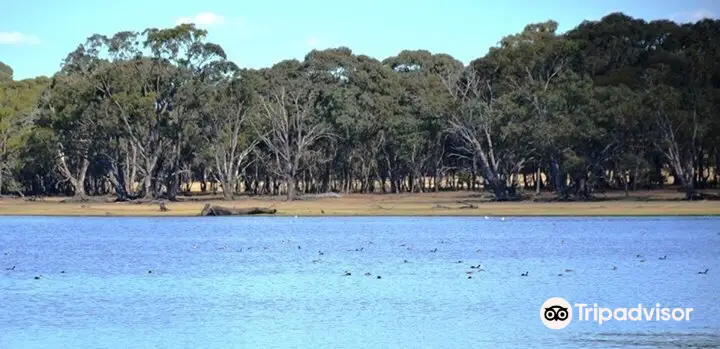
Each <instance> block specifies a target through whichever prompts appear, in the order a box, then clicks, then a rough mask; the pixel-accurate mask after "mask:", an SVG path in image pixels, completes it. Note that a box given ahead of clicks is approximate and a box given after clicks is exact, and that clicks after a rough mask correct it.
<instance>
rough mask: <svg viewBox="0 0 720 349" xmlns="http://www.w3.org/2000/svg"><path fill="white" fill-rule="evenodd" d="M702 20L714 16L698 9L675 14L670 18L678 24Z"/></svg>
mask: <svg viewBox="0 0 720 349" xmlns="http://www.w3.org/2000/svg"><path fill="white" fill-rule="evenodd" d="M704 18H715V14H714V13H712V12H710V11H708V10H705V9H698V10H695V11H690V12H681V13H677V14H675V15H674V16H672V19H673V20H674V21H675V22H678V23H688V22H689V23H694V22H697V21H700V20H702V19H704Z"/></svg>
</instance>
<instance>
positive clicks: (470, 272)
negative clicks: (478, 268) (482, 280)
mask: <svg viewBox="0 0 720 349" xmlns="http://www.w3.org/2000/svg"><path fill="white" fill-rule="evenodd" d="M472 273H474V272H473V271H466V272H465V274H468V275H470V274H472Z"/></svg>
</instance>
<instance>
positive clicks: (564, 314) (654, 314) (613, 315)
mask: <svg viewBox="0 0 720 349" xmlns="http://www.w3.org/2000/svg"><path fill="white" fill-rule="evenodd" d="M574 307H575V312H574V311H573V306H571V305H570V302H568V301H567V300H565V299H564V298H561V297H552V298H550V299H548V300H546V301H545V303H543V304H542V306H540V321H542V323H543V324H544V325H545V326H546V327H547V328H550V329H553V330H559V329H563V328H565V327H567V326H568V325H569V324H570V322H571V321H572V320H573V318H575V319H576V320H577V321H589V322H594V323H596V324H598V325H602V324H603V323H606V322H608V321H671V320H672V321H690V313H692V311H693V310H694V309H693V308H668V307H661V305H660V303H656V304H655V306H654V307H646V306H644V305H642V304H638V305H637V307H632V308H605V307H600V306H598V304H597V303H594V304H592V306H589V305H588V304H586V303H575V305H574ZM574 313H575V314H574Z"/></svg>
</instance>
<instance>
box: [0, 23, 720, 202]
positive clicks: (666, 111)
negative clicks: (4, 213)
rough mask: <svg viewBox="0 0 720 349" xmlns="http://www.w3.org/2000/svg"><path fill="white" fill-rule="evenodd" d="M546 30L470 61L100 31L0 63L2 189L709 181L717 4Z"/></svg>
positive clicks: (576, 186)
mask: <svg viewBox="0 0 720 349" xmlns="http://www.w3.org/2000/svg"><path fill="white" fill-rule="evenodd" d="M557 28H558V23H557V22H555V21H552V20H548V21H546V22H542V23H533V24H529V25H527V26H526V27H525V28H524V29H523V30H522V31H521V32H519V33H516V34H511V35H508V36H506V37H505V38H503V39H502V40H501V41H500V43H499V45H497V46H496V47H491V48H490V50H489V52H488V53H487V54H486V55H485V56H484V57H479V58H478V59H476V60H474V61H472V62H470V64H468V65H467V66H466V65H464V64H463V63H462V62H460V61H458V60H457V59H455V58H453V57H451V56H449V55H447V54H441V53H432V52H429V51H426V50H405V51H402V52H400V53H398V54H397V55H396V56H393V57H388V58H386V59H384V60H378V59H375V58H372V57H368V56H365V55H361V54H357V53H355V52H353V51H352V50H351V49H350V48H347V47H337V48H331V49H327V50H322V51H320V50H313V51H311V52H309V53H308V54H307V55H306V56H305V57H304V58H303V59H302V60H294V59H291V60H285V61H281V62H279V63H277V64H275V65H274V66H272V67H269V68H264V69H257V70H255V69H239V68H238V67H237V66H236V65H235V64H234V63H233V62H230V61H229V60H227V56H226V54H225V51H224V50H223V48H222V47H221V46H219V45H217V44H214V43H211V42H207V41H206V39H207V34H208V32H207V31H206V30H203V29H199V28H196V27H195V26H194V25H190V24H183V25H179V26H176V27H174V28H162V29H157V28H150V29H146V30H144V31H142V32H136V31H123V32H119V33H116V34H114V35H111V36H105V35H100V34H96V35H93V36H91V37H89V38H88V40H87V41H86V42H85V43H83V44H82V45H79V46H78V47H77V48H76V49H75V50H73V51H72V52H70V53H69V54H68V56H67V58H66V60H65V61H64V65H63V67H62V69H61V70H60V71H59V72H57V73H56V74H55V76H53V78H52V80H51V81H50V80H48V79H44V78H38V79H35V80H27V81H20V82H16V81H13V80H12V69H11V68H10V67H8V66H6V65H5V64H2V63H0V135H2V136H3V137H4V138H2V137H0V142H2V143H0V145H1V146H2V147H0V149H1V150H2V153H1V154H0V160H1V161H0V173H2V174H4V175H5V176H6V177H9V178H11V179H9V180H7V181H5V184H4V188H5V189H4V190H5V191H8V190H9V189H8V188H11V189H13V190H14V189H17V188H20V189H21V190H24V191H26V192H36V193H38V192H39V193H60V192H62V193H66V192H72V191H73V190H74V191H75V193H76V194H77V192H78V191H81V192H82V191H83V189H84V188H86V187H88V188H90V187H91V186H95V184H92V185H91V183H106V182H108V181H109V182H112V184H113V187H114V191H115V192H116V194H117V195H118V198H119V199H127V198H132V197H134V196H137V195H143V196H145V197H147V198H156V197H168V198H174V196H175V194H176V193H177V192H178V190H179V187H180V185H181V184H182V183H185V184H187V183H188V182H190V181H192V180H201V181H206V180H207V179H208V178H209V179H210V180H213V181H217V182H219V183H220V185H221V187H222V188H223V191H224V192H229V193H228V194H226V197H229V198H230V197H232V196H233V195H234V193H235V191H236V184H237V183H238V182H239V181H244V182H245V184H246V185H250V186H251V187H253V188H254V190H255V192H258V193H259V192H262V191H263V190H269V191H270V192H275V193H277V190H281V191H282V190H285V191H287V192H288V193H290V191H291V190H294V187H295V185H296V183H297V182H298V181H302V182H303V183H302V184H298V187H301V186H302V187H303V188H304V189H303V190H306V191H313V190H314V191H327V190H346V191H351V190H358V191H362V192H368V191H371V190H375V191H378V190H383V191H385V190H387V189H389V190H391V191H393V192H399V191H402V190H409V191H418V190H427V189H428V188H425V186H426V184H425V183H427V181H426V180H422V181H421V180H420V179H421V178H426V177H432V178H434V179H435V181H434V184H433V186H434V189H435V190H439V189H440V187H439V184H438V183H439V180H440V177H442V176H444V175H447V174H450V173H454V176H455V179H458V178H459V179H460V180H461V181H462V182H467V183H485V185H486V187H485V188H486V189H488V190H490V191H492V192H493V194H495V196H496V198H497V199H499V200H510V199H516V198H520V197H521V195H520V193H518V192H517V188H518V185H519V183H517V181H518V174H520V173H528V172H534V171H535V170H536V169H537V168H539V169H540V170H541V171H543V172H544V173H546V174H547V175H548V176H549V177H550V180H549V181H548V183H545V184H547V186H548V187H549V188H550V189H552V190H554V191H556V192H557V193H558V195H559V196H562V197H569V196H577V197H581V198H588V197H590V196H591V195H592V191H593V190H595V189H601V188H604V187H606V186H608V185H613V183H614V185H616V186H625V187H627V186H628V182H627V180H626V179H622V180H620V182H618V180H616V179H614V177H618V176H619V177H622V178H625V177H628V178H632V180H633V181H635V182H637V180H638V178H641V177H642V178H654V177H657V174H658V173H661V171H662V170H669V172H671V173H673V175H674V176H675V177H676V178H677V179H679V181H678V183H680V184H682V185H683V187H684V188H685V189H686V190H687V191H688V193H690V192H692V191H694V190H695V189H697V188H699V187H701V186H709V185H712V183H711V182H712V180H713V178H711V177H708V176H707V175H706V173H709V172H708V171H707V169H708V168H713V167H714V169H715V171H716V173H717V170H718V166H719V165H720V164H718V159H720V149H719V148H718V144H720V118H718V115H717V110H718V102H720V92H719V91H720V66H719V65H718V63H717V62H720V45H719V44H718V41H717V39H716V38H717V37H718V36H719V34H720V21H718V20H703V21H700V22H696V23H692V24H683V25H679V24H676V23H674V22H671V21H668V20H657V21H652V22H646V21H644V20H640V19H634V18H632V17H629V16H627V15H624V14H622V13H613V14H610V15H608V16H606V17H604V18H602V19H601V20H599V21H586V22H583V23H582V24H580V25H579V26H578V27H577V28H574V29H572V30H570V31H568V32H567V33H565V34H558V33H557ZM46 88H47V89H46ZM88 162H92V163H93V165H92V166H88ZM250 169H252V170H250ZM628 173H631V174H632V175H628ZM473 174H475V175H478V176H481V177H482V179H483V180H479V179H478V178H470V177H472V176H473ZM86 175H87V178H86ZM91 179H92V180H91ZM715 180H716V181H717V179H715ZM0 182H1V181H0ZM261 182H262V184H261ZM270 182H272V183H273V185H274V186H275V187H274V188H271V186H270V184H269V183H270ZM279 182H283V183H285V185H286V187H285V189H281V188H280V185H279V184H278V183H279ZM68 183H69V184H68ZM358 183H359V184H358ZM136 184H139V188H138V185H136ZM377 184H380V185H381V187H382V189H378V188H374V187H375V186H376V185H377ZM388 184H389V188H388ZM633 184H635V185H634V186H636V184H637V183H633ZM658 184H661V183H658ZM714 184H715V185H718V183H714ZM2 186H3V184H0V187H2ZM473 187H474V184H473ZM73 188H74V189H73ZM226 189H227V190H226ZM103 190H105V189H102V188H91V191H92V192H93V194H102V193H103ZM290 196H291V195H290V194H288V197H290ZM689 197H690V196H689Z"/></svg>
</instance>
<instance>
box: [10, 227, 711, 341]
mask: <svg viewBox="0 0 720 349" xmlns="http://www.w3.org/2000/svg"><path fill="white" fill-rule="evenodd" d="M435 249H437V250H435ZM320 251H322V255H321V254H320ZM431 251H435V252H431ZM637 255H641V256H640V257H638V256H637ZM665 255H667V259H665V260H660V259H659V257H662V256H665ZM406 260H407V262H405V261H406ZM643 260H644V261H643ZM480 263H481V264H482V265H483V268H484V271H477V269H471V268H470V266H471V265H477V264H480ZM12 266H15V269H14V270H6V268H12ZM613 266H615V267H616V269H615V270H613ZM565 269H572V271H565ZM705 269H710V271H709V272H708V273H707V274H706V275H699V274H698V271H702V270H705ZM346 270H347V271H349V272H350V273H351V275H349V276H345V275H344V273H345V271H346ZM149 271H152V273H149ZM468 271H474V273H473V274H471V275H470V274H467V272H468ZM524 272H528V276H527V277H524V276H521V274H522V273H524ZM365 273H371V275H370V276H366V275H364V274H365ZM558 274H563V275H562V276H559V275H558ZM377 275H380V276H381V277H382V278H381V279H378V278H377ZM718 275H720V219H718V218H507V219H506V220H501V219H500V218H490V219H485V218H483V217H478V218H462V217H461V218H431V217H425V218H408V217H403V218H400V217H387V218H370V217H357V218H309V217H308V218H302V217H301V218H292V217H287V218H286V217H252V218H224V217H217V218H216V217H211V218H110V217H99V218H69V217H66V218H49V217H0V348H11V349H12V348H43V349H45V348H505V347H507V348H581V347H593V348H610V347H633V348H637V347H648V348H649V347H683V348H688V347H705V348H707V347H720V301H719V300H720V277H718ZM36 276H39V279H35V277H36ZM468 276H472V278H471V279H468ZM554 296H558V297H564V298H565V299H567V300H568V301H570V303H571V304H574V303H589V304H591V305H592V304H593V303H598V304H599V305H600V306H602V307H609V308H614V307H637V305H638V303H642V304H644V305H646V306H648V307H654V304H655V303H661V305H662V306H663V307H666V306H667V307H683V308H686V307H690V308H693V309H694V311H693V312H692V313H691V318H690V320H689V321H681V322H675V321H651V322H631V321H627V322H620V321H610V322H606V323H604V324H602V325H598V324H597V323H594V322H588V321H576V320H577V319H573V321H572V322H571V323H570V324H569V326H568V327H566V328H564V329H561V330H551V329H548V328H546V327H545V326H544V325H543V324H542V322H541V321H540V306H541V305H542V303H543V302H544V301H545V300H546V299H548V298H550V297H554Z"/></svg>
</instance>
